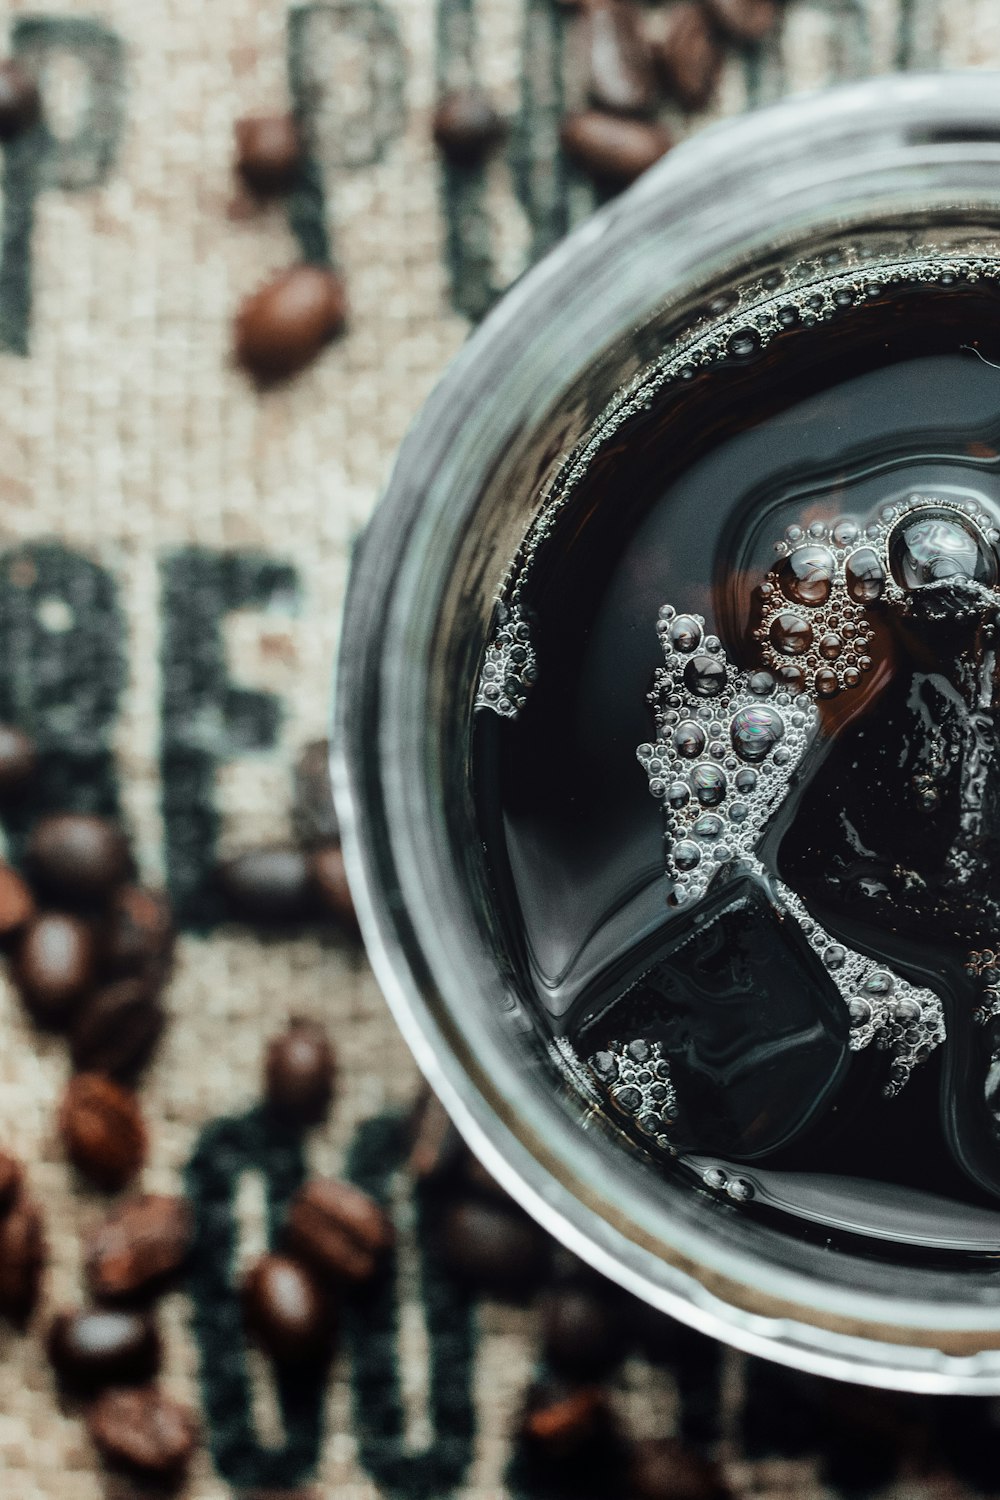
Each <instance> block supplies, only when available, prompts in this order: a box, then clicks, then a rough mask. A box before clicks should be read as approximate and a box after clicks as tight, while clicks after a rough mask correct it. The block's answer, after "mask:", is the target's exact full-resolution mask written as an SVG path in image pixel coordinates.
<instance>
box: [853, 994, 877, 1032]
mask: <svg viewBox="0 0 1000 1500" xmlns="http://www.w3.org/2000/svg"><path fill="white" fill-rule="evenodd" d="M847 1014H848V1015H849V1016H850V1018H851V1025H852V1026H865V1025H867V1023H868V1022H869V1021H870V1020H871V1018H872V1008H871V1006H870V1005H869V1004H868V1001H867V1000H862V999H861V997H860V995H856V996H855V997H854V999H853V1000H851V1001H849V1002H848V1006H847Z"/></svg>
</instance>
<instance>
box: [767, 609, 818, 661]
mask: <svg viewBox="0 0 1000 1500" xmlns="http://www.w3.org/2000/svg"><path fill="white" fill-rule="evenodd" d="M812 642H813V633H812V630H811V629H810V627H809V626H808V625H807V624H806V622H805V620H803V618H802V616H801V615H793V614H792V613H791V612H790V611H788V610H785V611H784V612H783V613H782V614H780V615H779V616H778V617H777V619H776V620H775V621H774V622H773V624H772V625H771V644H772V645H773V646H774V647H775V649H776V650H777V651H780V652H781V653H782V654H783V655H784V656H801V655H802V653H803V651H808V650H809V647H810V646H811V645H812Z"/></svg>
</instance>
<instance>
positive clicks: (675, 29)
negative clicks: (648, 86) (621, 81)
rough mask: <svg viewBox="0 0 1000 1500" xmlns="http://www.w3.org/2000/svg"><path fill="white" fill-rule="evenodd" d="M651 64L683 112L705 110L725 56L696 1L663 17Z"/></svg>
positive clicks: (684, 2) (685, 0)
mask: <svg viewBox="0 0 1000 1500" xmlns="http://www.w3.org/2000/svg"><path fill="white" fill-rule="evenodd" d="M653 60H654V62H655V63H656V66H657V68H658V70H659V72H660V74H661V76H662V78H663V81H664V83H665V84H666V86H667V88H668V89H669V90H670V92H671V93H672V94H673V95H674V97H675V98H676V99H677V101H678V102H679V103H680V104H681V105H683V107H684V108H685V109H690V110H697V109H704V108H705V106H706V105H707V104H708V103H709V101H710V100H711V98H712V95H713V94H714V93H715V89H716V86H717V84H718V81H719V74H720V73H721V72H722V64H723V60H724V54H723V50H722V47H721V45H720V43H719V38H718V35H717V34H716V31H715V29H714V27H713V26H712V25H711V23H710V22H709V20H708V17H707V15H706V14H705V9H704V7H703V6H702V5H699V4H696V3H695V0H681V3H680V4H679V5H674V6H672V7H671V9H670V10H669V11H667V13H666V26H665V30H664V32H663V35H662V36H661V37H660V38H659V40H658V42H657V44H656V45H655V46H654V48H653Z"/></svg>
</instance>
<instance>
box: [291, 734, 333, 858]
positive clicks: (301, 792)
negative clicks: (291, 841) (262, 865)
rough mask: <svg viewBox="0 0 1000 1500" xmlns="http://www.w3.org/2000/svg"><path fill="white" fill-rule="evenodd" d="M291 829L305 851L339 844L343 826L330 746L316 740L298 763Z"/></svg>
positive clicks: (303, 752)
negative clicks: (336, 801) (336, 803)
mask: <svg viewBox="0 0 1000 1500" xmlns="http://www.w3.org/2000/svg"><path fill="white" fill-rule="evenodd" d="M292 827H293V828H294V830H295V837H296V838H297V839H298V841H299V843H300V844H302V845H303V846H304V847H305V848H306V849H313V848H315V847H316V845H317V844H336V843H339V841H340V824H339V823H338V821H337V810H336V808H335V807H334V805H333V788H332V786H331V785H330V745H329V742H328V741H327V740H313V741H312V742H311V743H310V744H308V745H307V746H306V747H305V749H304V750H303V751H302V754H301V755H300V756H299V759H298V761H297V762H296V766H295V801H294V803H293V805H292Z"/></svg>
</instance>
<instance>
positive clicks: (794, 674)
mask: <svg viewBox="0 0 1000 1500" xmlns="http://www.w3.org/2000/svg"><path fill="white" fill-rule="evenodd" d="M778 681H779V682H782V683H784V685H785V687H787V689H788V691H789V692H790V693H801V692H802V691H803V690H804V688H805V685H806V678H805V673H804V672H803V670H802V668H801V667H796V666H793V665H792V663H791V662H785V663H784V664H783V665H782V666H780V667H779V668H778Z"/></svg>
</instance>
